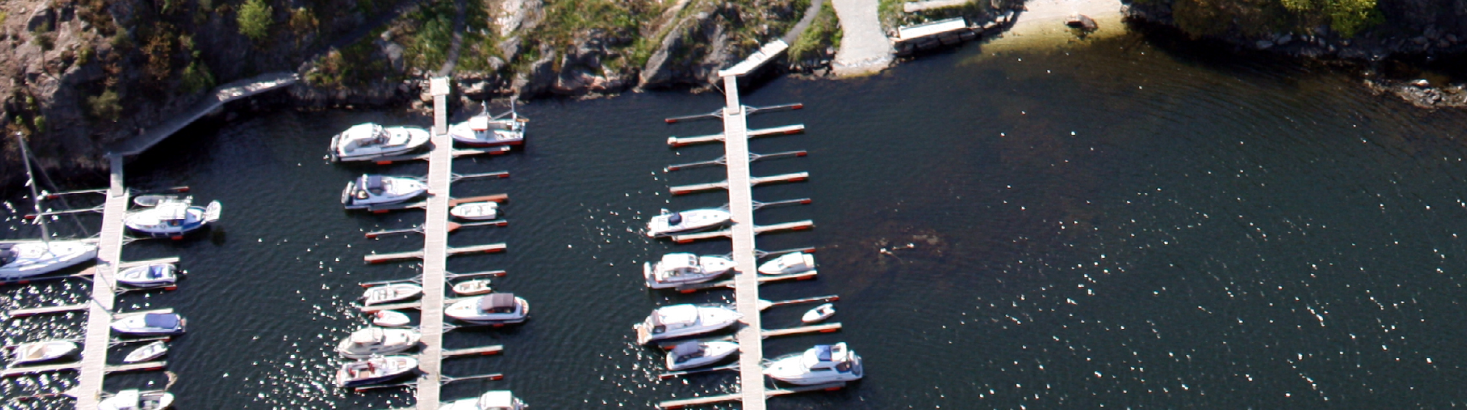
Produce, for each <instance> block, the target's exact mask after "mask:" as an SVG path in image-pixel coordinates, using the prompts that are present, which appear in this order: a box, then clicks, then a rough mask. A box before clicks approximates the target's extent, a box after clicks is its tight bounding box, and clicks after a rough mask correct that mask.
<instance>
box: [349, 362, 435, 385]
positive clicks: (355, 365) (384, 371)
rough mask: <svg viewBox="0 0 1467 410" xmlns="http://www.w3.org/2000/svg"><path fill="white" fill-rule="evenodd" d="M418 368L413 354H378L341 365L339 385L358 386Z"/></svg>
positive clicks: (394, 376) (381, 380) (385, 379)
mask: <svg viewBox="0 0 1467 410" xmlns="http://www.w3.org/2000/svg"><path fill="white" fill-rule="evenodd" d="M417 368H418V359H417V358H415V357H412V356H377V357H373V358H370V359H367V360H359V361H355V362H351V363H347V364H344V365H341V370H337V371H336V386H337V387H356V386H364V385H368V384H375V383H381V382H385V381H388V380H392V379H396V378H398V377H402V376H404V375H406V374H408V373H411V372H412V371H413V370H417Z"/></svg>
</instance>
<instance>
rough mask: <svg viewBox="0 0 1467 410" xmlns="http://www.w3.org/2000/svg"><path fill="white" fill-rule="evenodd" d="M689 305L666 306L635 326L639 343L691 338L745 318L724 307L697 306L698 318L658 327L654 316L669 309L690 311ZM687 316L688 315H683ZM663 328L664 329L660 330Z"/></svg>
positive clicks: (731, 324)
mask: <svg viewBox="0 0 1467 410" xmlns="http://www.w3.org/2000/svg"><path fill="white" fill-rule="evenodd" d="M685 306H689V305H674V306H664V307H661V308H658V309H657V310H655V311H653V312H652V315H649V316H648V317H647V320H644V321H643V322H642V323H638V324H636V325H635V326H633V329H635V330H636V331H637V343H640V344H643V345H645V344H648V343H652V342H655V341H659V340H669V339H678V338H683V337H689V336H697V335H701V334H704V333H711V332H716V331H719V330H723V329H725V328H727V327H729V326H733V324H735V323H738V321H739V319H740V318H742V317H743V315H740V314H739V312H737V311H735V310H734V309H733V308H731V307H724V306H696V305H694V307H695V308H696V309H697V310H696V313H694V315H696V318H685V319H678V321H677V322H676V323H666V322H665V323H664V324H662V325H660V326H659V325H657V324H656V323H655V322H654V321H653V316H656V315H660V314H662V312H666V311H668V309H688V308H687V307H685ZM682 316H687V315H682ZM659 327H661V328H662V329H658V328H659Z"/></svg>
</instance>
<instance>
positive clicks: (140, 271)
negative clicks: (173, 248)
mask: <svg viewBox="0 0 1467 410" xmlns="http://www.w3.org/2000/svg"><path fill="white" fill-rule="evenodd" d="M116 278H117V283H121V284H124V285H128V286H132V287H138V288H153V287H159V286H168V285H172V284H173V283H174V282H177V281H178V267H176V266H173V264H171V263H155V264H151V265H143V266H134V267H131V268H127V269H123V270H122V272H118V273H117V276H116Z"/></svg>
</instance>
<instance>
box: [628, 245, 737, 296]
mask: <svg viewBox="0 0 1467 410" xmlns="http://www.w3.org/2000/svg"><path fill="white" fill-rule="evenodd" d="M733 268H734V261H733V260H730V259H728V258H725V257H722V256H698V255H694V254H691V253H669V254H666V255H662V260H661V261H658V262H655V263H654V262H645V263H643V264H642V278H643V279H646V280H647V287H649V288H652V289H666V288H675V287H678V286H681V285H688V284H694V283H703V282H707V281H710V280H713V279H714V278H717V277H719V276H722V275H723V274H725V273H728V271H730V270H733Z"/></svg>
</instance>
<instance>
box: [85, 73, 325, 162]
mask: <svg viewBox="0 0 1467 410" xmlns="http://www.w3.org/2000/svg"><path fill="white" fill-rule="evenodd" d="M296 81H299V78H298V77H296V75H295V73H291V72H280V73H268V74H261V75H259V76H255V77H254V78H248V79H244V80H240V81H235V82H232V83H229V84H224V85H221V86H219V87H216V88H214V91H213V92H211V93H209V95H207V96H204V98H203V99H202V100H200V101H199V102H198V103H197V104H194V106H193V107H191V108H189V110H188V111H184V112H183V113H181V114H179V116H177V117H174V118H173V119H171V120H168V121H166V122H164V123H162V124H158V125H156V126H153V128H152V129H149V130H146V131H145V132H144V133H142V134H141V135H137V136H134V137H132V138H127V139H124V140H122V141H118V142H116V143H114V144H112V146H110V147H108V148H107V151H108V152H110V153H112V154H116V155H121V156H124V157H130V156H134V155H137V154H141V153H143V151H147V150H148V148H152V147H153V145H156V144H158V143H159V142H161V141H163V139H165V138H168V136H170V135H173V133H175V132H178V130H181V129H183V127H186V126H188V125H189V124H192V123H193V122H194V121H197V120H198V119H199V118H200V117H203V116H204V115H206V114H208V113H209V112H210V111H214V110H215V109H217V108H219V107H220V106H222V105H224V103H227V102H230V101H234V100H237V99H240V98H245V97H249V96H252V95H255V94H259V93H263V92H266V91H270V90H274V89H276V88H280V87H285V86H288V85H291V84H295V83H296ZM119 172H120V171H119Z"/></svg>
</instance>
